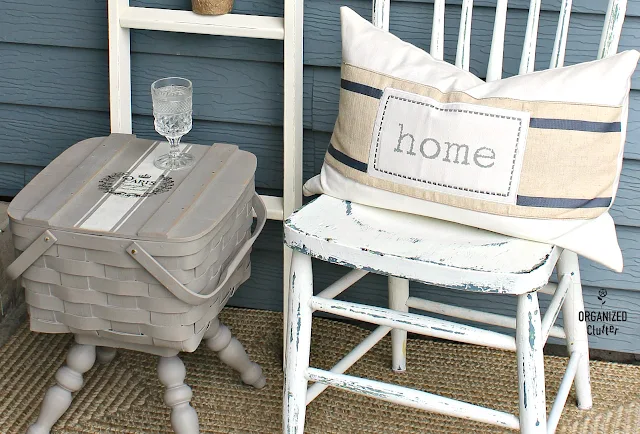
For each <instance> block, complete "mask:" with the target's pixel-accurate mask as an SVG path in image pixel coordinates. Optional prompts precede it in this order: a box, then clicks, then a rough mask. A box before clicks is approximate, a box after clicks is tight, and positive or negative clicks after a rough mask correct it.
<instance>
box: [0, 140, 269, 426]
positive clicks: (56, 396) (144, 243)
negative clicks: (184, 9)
mask: <svg viewBox="0 0 640 434" xmlns="http://www.w3.org/2000/svg"><path fill="white" fill-rule="evenodd" d="M167 146H168V144H167V143H166V142H165V143H162V142H158V141H155V142H154V141H150V140H142V139H138V138H136V137H135V136H134V135H124V134H112V135H110V136H109V137H98V138H92V139H88V140H85V141H82V142H80V143H78V144H76V145H74V146H72V147H71V148H69V149H68V150H67V151H65V152H64V153H63V154H61V155H60V156H59V157H58V158H57V159H56V160H54V161H53V162H52V163H51V164H50V165H49V166H48V167H47V168H46V169H44V170H43V171H42V172H41V173H40V174H39V175H38V176H36V177H35V178H34V179H33V180H32V181H31V182H30V183H29V185H27V186H26V187H25V188H24V189H23V190H22V192H20V194H19V195H18V196H16V198H15V199H14V200H13V202H12V203H11V205H10V207H9V210H8V213H9V218H10V222H11V231H12V236H13V241H14V246H15V248H16V249H17V250H18V251H19V252H20V255H19V256H18V258H17V259H16V260H15V262H14V263H13V264H11V265H10V266H9V267H7V270H6V272H7V275H8V276H9V277H12V278H17V277H20V278H21V283H22V286H23V287H24V288H25V298H26V301H27V304H28V307H29V317H30V325H31V329H32V330H33V331H36V332H44V333H73V334H74V338H75V345H74V346H73V347H72V348H71V349H70V350H69V353H68V355H67V363H66V365H65V366H63V367H62V368H60V369H59V370H58V372H57V373H56V376H55V378H56V383H57V384H56V385H54V386H53V387H51V388H50V389H49V390H48V391H47V393H46V394H45V397H44V401H43V404H42V408H41V411H40V414H39V416H38V419H37V421H36V423H35V424H34V425H32V426H31V427H30V428H29V431H28V433H29V434H43V433H48V432H49V431H50V429H51V427H52V426H53V425H54V424H55V422H56V421H57V420H58V419H59V418H60V417H61V416H62V414H64V412H65V411H66V410H67V409H68V408H69V406H70V404H71V399H72V392H76V391H78V390H80V388H81V387H82V385H83V377H82V376H83V374H84V373H86V372H87V371H88V370H89V369H91V367H92V366H93V365H94V363H95V361H96V360H97V361H98V362H101V363H108V362H110V361H111V360H112V359H113V358H114V357H115V356H116V350H117V348H126V349H130V350H136V351H143V352H147V353H151V354H155V355H158V356H160V359H159V362H158V376H159V378H160V382H161V383H162V384H163V385H164V387H165V388H166V390H165V396H164V401H165V403H166V404H167V405H168V406H169V407H170V408H171V424H172V427H173V429H174V431H175V432H176V433H185V434H192V433H198V432H199V427H198V417H197V414H196V412H195V410H194V409H193V408H192V407H191V405H190V404H189V402H190V400H191V396H192V392H191V388H190V387H189V386H187V385H186V384H185V383H184V379H185V375H186V370H185V367H184V364H183V363H182V361H181V360H180V358H179V357H178V354H179V353H180V352H181V351H185V352H192V351H195V350H196V349H197V348H198V346H199V344H200V342H201V341H202V340H204V341H205V344H206V346H207V347H208V348H210V349H211V350H213V351H215V352H217V353H218V356H219V357H220V359H221V360H222V361H223V362H224V363H226V364H227V365H229V366H230V367H232V368H233V369H235V370H237V371H238V372H240V375H241V378H242V381H243V382H244V383H246V384H249V385H252V386H254V387H257V388H261V387H263V386H264V385H265V384H266V381H265V378H264V376H263V375H262V369H261V368H260V366H258V365H257V364H256V363H254V362H252V361H251V360H250V359H249V357H248V356H247V354H246V352H245V350H244V348H243V347H242V345H241V344H240V342H238V340H237V339H235V338H234V337H233V336H232V335H231V332H230V330H229V329H228V328H227V327H226V326H225V325H224V324H222V323H221V322H220V321H219V320H218V314H219V312H220V311H221V309H222V308H223V307H224V306H225V305H226V303H227V301H228V300H229V298H230V297H231V296H232V295H233V294H234V292H235V291H236V289H237V288H238V286H239V285H240V284H242V283H243V282H244V281H245V280H247V279H248V278H249V276H250V273H251V263H250V251H251V247H252V245H253V242H254V241H255V239H256V238H257V236H258V235H259V233H260V231H261V230H262V228H263V227H264V223H265V221H266V208H265V206H264V203H263V202H262V200H261V199H260V197H259V196H258V195H257V194H256V193H255V188H254V174H255V169H256V158H255V156H254V155H252V154H250V153H248V152H244V151H241V150H239V149H238V147H237V146H234V145H226V144H214V145H212V146H201V145H189V144H184V145H181V146H184V147H185V148H188V152H190V153H191V154H193V155H194V156H195V158H196V164H195V165H194V166H193V167H192V168H190V169H189V170H179V171H163V170H161V169H157V168H156V167H155V166H154V165H153V160H154V159H155V158H156V157H157V156H158V155H161V154H162V153H164V152H166V148H167ZM254 213H255V214H256V216H257V224H256V226H255V229H254V230H253V232H252V230H251V227H252V225H253V214H254Z"/></svg>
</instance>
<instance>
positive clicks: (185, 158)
mask: <svg viewBox="0 0 640 434" xmlns="http://www.w3.org/2000/svg"><path fill="white" fill-rule="evenodd" d="M192 96H193V86H192V84H191V81H189V80H187V79H186V78H180V77H168V78H162V79H160V80H156V81H154V82H153V84H152V85H151V97H152V99H153V117H154V125H155V128H156V131H157V132H158V134H161V135H163V136H165V137H166V138H167V141H168V142H169V153H168V154H164V155H161V156H159V157H158V158H156V159H155V161H154V162H153V164H154V165H155V166H156V167H157V168H159V169H164V170H178V169H185V168H187V167H191V166H193V164H194V161H195V158H194V157H193V155H191V154H187V153H184V152H181V151H180V139H181V138H182V136H184V135H185V134H187V133H188V132H189V131H191V126H192V113H193V109H192V107H193V102H192Z"/></svg>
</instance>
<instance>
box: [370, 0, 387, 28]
mask: <svg viewBox="0 0 640 434" xmlns="http://www.w3.org/2000/svg"><path fill="white" fill-rule="evenodd" d="M390 7H391V0H373V8H372V10H373V14H372V18H371V22H372V23H373V25H374V26H376V27H378V28H380V29H382V30H386V31H389V9H390Z"/></svg>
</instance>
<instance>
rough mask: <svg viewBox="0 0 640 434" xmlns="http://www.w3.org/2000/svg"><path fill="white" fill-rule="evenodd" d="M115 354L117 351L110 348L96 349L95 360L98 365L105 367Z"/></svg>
mask: <svg viewBox="0 0 640 434" xmlns="http://www.w3.org/2000/svg"><path fill="white" fill-rule="evenodd" d="M116 354H117V350H116V349H115V348H111V347H98V348H96V358H97V360H98V363H100V364H101V365H106V364H107V363H110V362H111V361H112V360H113V359H114V358H115V357H116Z"/></svg>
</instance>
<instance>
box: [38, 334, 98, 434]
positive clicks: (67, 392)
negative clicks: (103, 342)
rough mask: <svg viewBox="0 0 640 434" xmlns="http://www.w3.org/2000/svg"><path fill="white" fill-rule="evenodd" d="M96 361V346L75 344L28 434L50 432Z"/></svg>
mask: <svg viewBox="0 0 640 434" xmlns="http://www.w3.org/2000/svg"><path fill="white" fill-rule="evenodd" d="M95 361H96V347H94V346H93V345H79V344H75V345H74V346H73V347H71V349H70V350H69V352H68V353H67V363H66V364H65V365H64V366H63V367H61V368H60V369H58V372H56V384H55V385H54V386H52V387H51V388H50V389H49V390H47V393H46V394H45V395H44V399H43V401H42V407H41V408H40V413H39V414H38V420H36V423H34V424H33V425H31V426H30V427H29V429H28V430H27V434H49V431H50V430H51V427H53V425H54V424H55V423H56V422H57V421H58V419H60V417H61V416H62V415H63V414H64V412H65V411H67V409H68V408H69V406H70V405H71V399H72V395H71V393H72V392H77V391H78V390H80V389H81V388H82V385H83V381H84V380H83V378H82V375H83V374H84V373H85V372H87V371H88V370H89V369H91V367H92V366H93V364H94V363H95Z"/></svg>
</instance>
